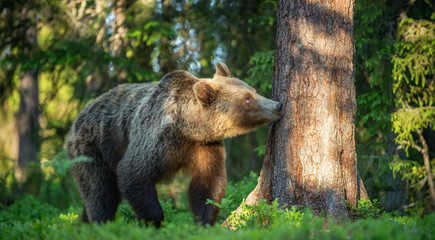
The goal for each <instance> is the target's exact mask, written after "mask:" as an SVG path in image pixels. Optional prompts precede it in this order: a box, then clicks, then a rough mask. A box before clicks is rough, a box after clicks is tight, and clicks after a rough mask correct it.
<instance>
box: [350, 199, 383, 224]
mask: <svg viewBox="0 0 435 240" xmlns="http://www.w3.org/2000/svg"><path fill="white" fill-rule="evenodd" d="M346 206H347V207H348V209H349V210H350V213H351V218H352V219H358V218H368V217H373V218H378V217H380V216H381V214H382V206H381V203H380V202H379V201H378V200H377V199H374V200H373V201H370V200H367V199H361V200H359V201H358V206H354V205H352V204H350V203H349V202H348V201H347V200H346Z"/></svg>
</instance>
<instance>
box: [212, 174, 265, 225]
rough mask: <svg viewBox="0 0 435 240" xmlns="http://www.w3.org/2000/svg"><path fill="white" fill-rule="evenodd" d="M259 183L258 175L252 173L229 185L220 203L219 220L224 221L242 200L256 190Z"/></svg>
mask: <svg viewBox="0 0 435 240" xmlns="http://www.w3.org/2000/svg"><path fill="white" fill-rule="evenodd" d="M257 182H258V174H257V173H254V172H251V173H250V174H249V176H247V177H244V178H243V179H242V180H240V181H238V182H230V183H229V184H228V187H227V190H226V195H225V197H224V198H223V199H222V202H221V203H220V205H221V206H220V207H221V211H220V212H219V219H220V220H221V221H224V220H225V219H226V218H227V217H228V216H229V215H230V214H231V212H232V211H234V210H236V209H237V208H238V207H239V205H240V203H241V202H242V200H243V199H244V198H246V196H248V194H249V193H250V192H251V191H252V190H253V189H254V188H255V186H256V185H257ZM218 206H219V205H218Z"/></svg>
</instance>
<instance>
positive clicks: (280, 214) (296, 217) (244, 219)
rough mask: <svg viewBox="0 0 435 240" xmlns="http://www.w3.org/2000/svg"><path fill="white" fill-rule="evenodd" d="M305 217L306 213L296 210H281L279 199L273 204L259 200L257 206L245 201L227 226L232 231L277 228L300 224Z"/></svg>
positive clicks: (230, 217) (231, 216)
mask: <svg viewBox="0 0 435 240" xmlns="http://www.w3.org/2000/svg"><path fill="white" fill-rule="evenodd" d="M307 214H308V215H310V214H309V213H307ZM310 216H311V215H310ZM303 217H304V213H302V212H301V211H298V210H297V209H296V208H292V209H291V210H289V209H281V208H280V206H279V203H278V199H275V200H274V201H273V202H272V203H271V204H268V203H267V202H266V200H259V201H258V204H256V205H246V204H245V201H244V200H243V202H242V203H241V204H240V207H239V210H238V211H235V212H233V213H232V214H231V215H230V216H229V217H228V218H227V224H228V227H229V228H230V229H257V228H263V227H265V228H276V227H278V226H280V225H282V224H286V225H287V224H300V223H301V221H302V218H303Z"/></svg>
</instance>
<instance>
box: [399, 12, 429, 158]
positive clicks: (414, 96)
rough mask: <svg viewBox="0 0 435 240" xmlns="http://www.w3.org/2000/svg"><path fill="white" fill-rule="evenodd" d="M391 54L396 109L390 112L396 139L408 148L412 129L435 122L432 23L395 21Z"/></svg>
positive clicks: (420, 128) (412, 143) (410, 19)
mask: <svg viewBox="0 0 435 240" xmlns="http://www.w3.org/2000/svg"><path fill="white" fill-rule="evenodd" d="M398 39H399V41H398V42H397V43H396V45H395V47H396V55H395V56H394V57H393V59H392V62H393V64H394V69H393V77H394V82H393V91H394V93H395V94H396V106H397V108H398V110H397V112H395V113H394V114H393V115H392V123H393V125H392V127H393V130H394V132H395V133H397V138H396V141H397V143H399V144H402V145H404V146H405V149H406V150H408V148H409V147H410V146H413V145H414V144H415V141H414V137H413V133H415V132H417V131H421V130H423V129H425V128H428V127H430V128H432V126H433V125H434V123H435V105H434V99H435V85H434V84H435V83H434V79H433V76H434V75H435V54H434V51H435V24H434V22H433V21H429V20H424V19H422V20H414V19H412V18H406V19H405V20H403V21H402V22H401V23H400V24H399V28H398Z"/></svg>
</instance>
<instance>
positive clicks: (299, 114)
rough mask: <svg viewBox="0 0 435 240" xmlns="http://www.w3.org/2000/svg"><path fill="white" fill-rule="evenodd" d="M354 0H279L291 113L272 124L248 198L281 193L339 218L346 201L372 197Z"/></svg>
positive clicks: (279, 49)
mask: <svg viewBox="0 0 435 240" xmlns="http://www.w3.org/2000/svg"><path fill="white" fill-rule="evenodd" d="M353 6H354V1H353V0H350V1H342V0H334V1H328V2H324V1H308V0H306V1H304V0H280V1H278V18H277V21H278V23H277V27H278V30H277V36H276V50H275V65H274V76H273V90H272V91H273V92H272V94H273V99H274V100H275V101H280V102H281V103H283V106H284V110H285V114H284V116H283V117H282V118H281V119H280V120H279V121H277V122H276V123H273V124H271V125H270V126H269V135H268V143H267V150H266V156H265V159H264V164H263V168H262V171H261V174H260V178H259V180H258V185H257V187H256V188H255V189H254V190H253V192H252V193H251V194H250V195H249V196H248V198H247V199H246V203H247V204H256V203H257V200H258V199H266V200H267V201H269V202H270V201H273V200H274V199H275V198H278V201H279V203H280V204H281V205H282V206H284V205H286V206H300V207H310V208H311V209H312V210H313V212H314V213H320V212H321V211H324V212H325V213H326V214H328V215H332V216H333V217H335V218H336V219H339V218H341V217H343V216H344V217H346V216H348V210H347V208H346V205H345V200H347V201H349V202H350V203H351V204H353V205H356V204H357V201H358V200H359V199H360V198H365V199H368V195H367V192H366V190H365V188H364V185H363V183H362V181H361V179H359V174H358V170H357V158H356V151H355V137H354V134H355V133H354V132H355V114H356V99H355V84H354V82H355V74H354V65H353V62H354V45H353V41H354V40H353Z"/></svg>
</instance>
